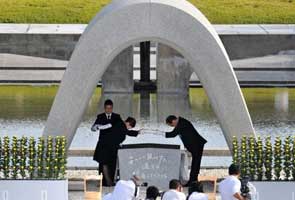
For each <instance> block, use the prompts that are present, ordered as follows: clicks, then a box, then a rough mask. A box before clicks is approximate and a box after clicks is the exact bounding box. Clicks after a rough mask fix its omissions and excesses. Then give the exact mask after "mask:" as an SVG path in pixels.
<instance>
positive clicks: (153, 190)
mask: <svg viewBox="0 0 295 200" xmlns="http://www.w3.org/2000/svg"><path fill="white" fill-rule="evenodd" d="M159 195H160V192H159V189H158V188H157V187H155V186H149V187H148V188H147V189H146V198H145V199H146V200H156V199H157V197H158V196H159Z"/></svg>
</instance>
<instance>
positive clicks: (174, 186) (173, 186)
mask: <svg viewBox="0 0 295 200" xmlns="http://www.w3.org/2000/svg"><path fill="white" fill-rule="evenodd" d="M169 189H170V190H177V191H179V192H182V185H181V183H180V181H179V180H176V179H172V180H171V181H170V182H169Z"/></svg>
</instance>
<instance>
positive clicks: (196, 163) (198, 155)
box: [189, 145, 204, 182]
mask: <svg viewBox="0 0 295 200" xmlns="http://www.w3.org/2000/svg"><path fill="white" fill-rule="evenodd" d="M203 150H204V145H202V146H200V147H198V148H197V149H196V150H194V151H191V154H192V164H191V173H190V179H189V182H194V181H198V175H199V173H200V168H201V161H202V156H203Z"/></svg>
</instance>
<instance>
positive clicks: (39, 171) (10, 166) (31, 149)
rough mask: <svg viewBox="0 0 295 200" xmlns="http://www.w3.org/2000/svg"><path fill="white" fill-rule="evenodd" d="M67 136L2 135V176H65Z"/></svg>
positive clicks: (0, 151)
mask: <svg viewBox="0 0 295 200" xmlns="http://www.w3.org/2000/svg"><path fill="white" fill-rule="evenodd" d="M66 143H67V141H66V139H65V137H64V136H57V137H51V136H48V137H39V138H34V137H30V138H28V137H25V136H23V137H20V138H18V137H15V136H13V137H8V136H5V137H2V138H1V137H0V179H64V178H65V170H66V161H67V159H66Z"/></svg>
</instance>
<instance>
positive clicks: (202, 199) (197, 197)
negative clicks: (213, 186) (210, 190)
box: [188, 192, 208, 200]
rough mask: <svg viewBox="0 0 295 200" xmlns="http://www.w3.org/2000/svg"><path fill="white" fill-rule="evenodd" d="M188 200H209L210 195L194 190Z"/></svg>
mask: <svg viewBox="0 0 295 200" xmlns="http://www.w3.org/2000/svg"><path fill="white" fill-rule="evenodd" d="M188 200H208V195H206V194H204V193H199V192H193V193H192V194H191V195H190V196H189V198H188Z"/></svg>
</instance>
